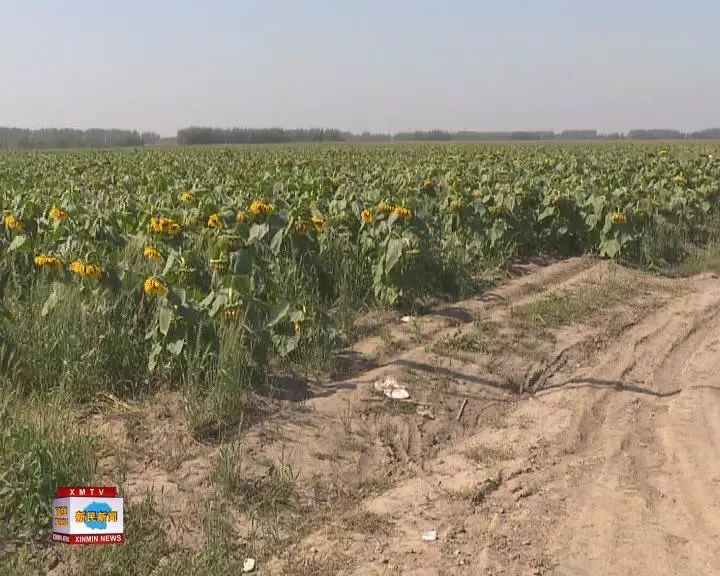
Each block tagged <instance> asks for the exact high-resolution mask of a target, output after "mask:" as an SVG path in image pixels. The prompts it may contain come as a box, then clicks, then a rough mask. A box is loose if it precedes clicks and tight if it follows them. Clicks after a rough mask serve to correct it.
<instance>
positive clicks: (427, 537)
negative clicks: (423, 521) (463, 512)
mask: <svg viewBox="0 0 720 576" xmlns="http://www.w3.org/2000/svg"><path fill="white" fill-rule="evenodd" d="M437 537H438V533H437V530H426V531H425V532H423V535H422V539H423V540H424V541H425V542H435V540H437Z"/></svg>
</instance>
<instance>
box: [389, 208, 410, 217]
mask: <svg viewBox="0 0 720 576" xmlns="http://www.w3.org/2000/svg"><path fill="white" fill-rule="evenodd" d="M393 214H395V216H396V217H397V219H398V220H410V218H412V212H411V211H410V209H409V208H405V206H396V207H395V209H394V210H393Z"/></svg>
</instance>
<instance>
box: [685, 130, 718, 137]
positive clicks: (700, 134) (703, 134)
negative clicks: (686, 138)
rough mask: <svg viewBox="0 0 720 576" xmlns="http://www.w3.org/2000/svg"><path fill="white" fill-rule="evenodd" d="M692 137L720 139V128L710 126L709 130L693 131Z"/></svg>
mask: <svg viewBox="0 0 720 576" xmlns="http://www.w3.org/2000/svg"><path fill="white" fill-rule="evenodd" d="M690 138H699V139H704V138H705V139H710V138H712V139H720V128H708V129H707V130H700V131H699V132H692V133H691V134H690Z"/></svg>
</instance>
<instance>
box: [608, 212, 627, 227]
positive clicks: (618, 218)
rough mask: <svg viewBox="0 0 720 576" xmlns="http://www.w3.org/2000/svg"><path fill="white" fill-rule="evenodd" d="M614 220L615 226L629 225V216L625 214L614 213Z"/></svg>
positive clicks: (612, 218) (612, 217)
mask: <svg viewBox="0 0 720 576" xmlns="http://www.w3.org/2000/svg"><path fill="white" fill-rule="evenodd" d="M610 219H611V220H612V223H613V224H625V223H627V216H626V215H625V212H620V211H617V212H613V215H612V216H611V218H610Z"/></svg>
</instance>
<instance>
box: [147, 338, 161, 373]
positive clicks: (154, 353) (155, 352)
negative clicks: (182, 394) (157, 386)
mask: <svg viewBox="0 0 720 576" xmlns="http://www.w3.org/2000/svg"><path fill="white" fill-rule="evenodd" d="M160 352H162V344H161V343H160V342H155V345H154V346H153V347H152V350H150V354H149V355H148V372H150V373H151V374H152V373H153V372H155V367H156V366H157V360H158V356H160Z"/></svg>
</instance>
